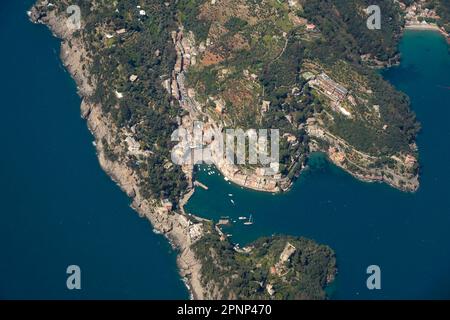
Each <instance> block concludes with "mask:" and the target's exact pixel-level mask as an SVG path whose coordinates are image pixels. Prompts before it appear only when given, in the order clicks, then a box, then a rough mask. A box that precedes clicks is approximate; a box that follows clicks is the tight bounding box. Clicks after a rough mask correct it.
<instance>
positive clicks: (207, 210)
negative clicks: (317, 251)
mask: <svg viewBox="0 0 450 320" xmlns="http://www.w3.org/2000/svg"><path fill="white" fill-rule="evenodd" d="M401 52H402V63H401V65H400V66H399V67H395V68H391V69H390V70H387V71H385V72H384V73H383V74H384V76H385V78H386V79H388V80H389V81H390V82H391V83H393V84H394V85H395V86H396V87H397V88H398V89H400V90H402V91H404V92H406V93H407V94H408V95H409V96H410V98H411V101H412V108H413V109H414V111H415V112H416V113H417V116H418V118H419V120H420V121H421V122H422V126H423V130H422V132H421V134H420V136H419V138H418V145H419V148H420V160H421V165H422V168H421V187H420V189H419V191H418V192H417V193H415V194H407V193H402V192H400V191H397V190H395V189H393V188H391V187H389V186H387V185H383V184H368V183H363V182H360V181H357V180H355V179H353V178H352V177H351V176H350V175H348V174H346V173H345V172H343V171H341V170H340V169H338V168H337V167H335V166H334V165H331V164H330V163H329V162H328V161H326V160H325V159H324V158H323V157H321V156H320V155H319V156H315V157H313V159H312V161H311V163H310V169H309V170H307V171H306V172H304V173H303V174H302V175H301V177H300V179H299V180H298V181H297V182H296V183H295V185H294V187H293V189H292V190H291V191H290V192H289V193H286V194H281V195H270V194H264V193H259V192H254V191H249V190H243V189H242V188H240V187H237V186H235V185H232V184H230V183H227V182H225V181H224V179H223V177H221V176H220V175H217V174H214V175H208V172H207V171H200V172H199V173H198V175H197V176H198V179H199V180H200V181H201V182H203V183H205V184H206V185H207V186H208V187H209V190H208V191H205V190H203V189H201V188H197V191H196V193H195V194H194V196H193V198H192V199H191V200H190V202H189V203H188V206H187V210H188V211H190V212H192V213H195V214H198V215H201V216H205V217H210V218H213V219H218V218H219V217H220V216H230V217H231V218H234V219H236V221H237V222H236V224H234V225H233V226H232V227H231V228H229V229H228V230H227V232H229V233H231V234H232V239H233V241H234V242H237V243H240V244H245V243H248V242H250V241H252V240H255V239H256V238H257V237H259V236H262V235H270V234H273V233H283V234H292V235H301V236H305V237H309V238H312V239H315V240H317V241H319V242H321V243H324V244H328V245H330V246H331V247H332V248H333V249H334V250H335V251H336V254H337V257H338V265H339V275H338V278H337V281H336V283H335V284H334V286H333V288H332V290H331V291H332V296H333V298H335V299H349V298H350V299H377V298H381V299H394V298H397V299H409V298H413V299H417V298H424V299H430V298H450V232H449V230H450V188H449V181H450V169H449V164H450V141H449V138H450V126H449V125H448V122H449V119H450V89H449V87H450V56H449V51H448V46H447V44H446V42H445V40H444V39H443V38H442V37H441V36H440V35H439V34H438V33H434V32H419V31H411V32H410V31H408V32H406V34H405V36H404V37H403V40H402V43H401ZM229 194H232V195H233V196H232V197H230V196H229ZM231 199H233V201H234V204H233V203H232V202H231ZM249 214H252V215H253V217H254V220H255V223H254V225H252V226H250V227H249V226H244V225H243V224H242V223H240V222H239V220H238V217H239V216H248V215H249ZM372 264H376V265H379V266H380V268H381V273H382V276H381V283H382V289H381V290H375V291H369V290H368V289H367V287H366V279H367V275H366V268H367V267H368V266H369V265H372Z"/></svg>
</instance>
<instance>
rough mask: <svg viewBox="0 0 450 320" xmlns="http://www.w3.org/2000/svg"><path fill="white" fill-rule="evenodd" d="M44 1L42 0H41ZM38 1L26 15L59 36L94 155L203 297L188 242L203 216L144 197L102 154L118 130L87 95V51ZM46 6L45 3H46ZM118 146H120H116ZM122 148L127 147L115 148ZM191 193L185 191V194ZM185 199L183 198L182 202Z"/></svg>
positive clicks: (132, 175) (135, 181) (128, 172)
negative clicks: (164, 240)
mask: <svg viewBox="0 0 450 320" xmlns="http://www.w3.org/2000/svg"><path fill="white" fill-rule="evenodd" d="M43 3H44V5H45V1H44V2H43ZM42 5H43V4H42V3H37V4H36V5H35V6H33V7H32V8H31V9H30V11H29V12H28V15H29V18H30V20H31V21H32V22H34V23H40V24H44V25H46V26H47V27H48V28H49V29H50V30H51V31H52V33H53V35H54V36H55V37H57V38H59V39H61V40H62V43H61V52H60V57H61V60H62V62H63V64H64V66H65V67H66V68H67V70H68V71H69V72H70V74H71V75H72V77H73V78H74V79H75V81H76V84H77V87H78V93H79V95H80V97H81V99H82V102H81V116H82V117H83V118H84V119H85V120H86V121H87V124H88V128H89V130H90V131H91V133H92V135H93V136H94V139H95V146H96V151H97V156H98V159H99V163H100V165H101V167H102V169H103V170H104V171H105V172H106V173H107V174H108V175H109V176H110V177H111V179H112V180H113V181H114V182H115V183H116V184H117V185H119V186H120V188H121V189H122V190H123V191H124V192H125V193H126V194H127V195H128V196H129V197H130V198H131V199H132V204H131V207H132V208H133V209H134V210H136V211H137V212H138V213H139V215H140V216H141V217H145V218H147V219H148V220H149V221H150V222H151V224H152V226H153V228H154V231H155V232H157V233H161V234H163V235H164V236H165V237H166V238H167V239H168V240H169V242H170V243H171V245H172V247H173V248H174V249H175V250H177V252H178V256H177V264H178V267H179V271H180V275H181V276H182V278H183V279H184V281H185V283H186V286H187V287H188V289H189V291H190V295H191V298H193V299H205V298H207V292H206V290H205V288H204V287H203V286H202V284H201V281H200V278H201V273H200V270H201V264H200V262H199V261H198V260H197V258H196V256H195V254H194V252H193V251H192V250H191V245H192V243H193V242H195V240H196V239H195V238H196V237H193V236H192V230H193V229H201V224H202V221H203V219H200V218H196V217H195V216H192V215H186V214H184V213H183V212H184V211H183V210H182V213H178V212H175V211H171V212H170V213H169V212H167V210H166V209H165V208H164V207H163V206H161V204H160V203H159V201H158V200H156V199H146V198H144V197H143V196H142V195H141V193H140V192H139V188H138V185H139V178H138V176H137V174H136V172H134V171H133V170H132V169H130V168H129V167H128V166H127V165H126V164H124V163H121V162H120V161H111V160H110V159H109V158H108V157H107V156H106V154H105V145H104V141H112V140H113V139H115V137H116V135H117V134H120V133H119V129H118V128H117V127H116V126H115V125H114V124H113V122H112V121H110V119H108V117H107V116H106V115H105V114H104V113H103V112H102V108H101V106H100V105H98V104H92V103H90V102H89V100H88V97H89V96H90V95H91V94H92V92H93V90H94V85H95V84H92V83H91V82H90V80H89V79H90V77H89V73H88V71H87V70H88V69H87V68H84V67H83V66H84V65H86V64H88V63H89V57H88V55H87V51H86V49H85V48H84V45H83V42H82V40H81V39H80V38H78V37H74V36H73V31H74V30H70V28H68V27H67V24H66V22H67V20H66V19H65V18H63V17H59V16H57V15H56V14H55V13H54V12H53V11H43V10H42V9H41V7H40V6H42ZM45 6H46V5H45ZM119 147H120V146H119ZM116 151H117V152H119V151H125V152H126V150H116ZM191 194H192V193H188V196H189V195H191ZM185 201H187V200H186V199H184V202H185Z"/></svg>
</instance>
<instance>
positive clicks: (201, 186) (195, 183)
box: [194, 180, 208, 190]
mask: <svg viewBox="0 0 450 320" xmlns="http://www.w3.org/2000/svg"><path fill="white" fill-rule="evenodd" d="M194 186H196V187H200V188H203V189H205V190H208V187H207V186H206V185H204V184H203V183H201V182H200V181H197V180H195V181H194Z"/></svg>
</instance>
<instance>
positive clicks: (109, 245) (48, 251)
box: [0, 0, 188, 299]
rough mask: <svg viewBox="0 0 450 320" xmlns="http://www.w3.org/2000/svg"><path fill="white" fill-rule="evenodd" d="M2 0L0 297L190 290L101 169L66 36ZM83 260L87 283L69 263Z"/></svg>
mask: <svg viewBox="0 0 450 320" xmlns="http://www.w3.org/2000/svg"><path fill="white" fill-rule="evenodd" d="M32 3H33V0H26V1H23V0H20V1H19V0H17V1H1V2H0V30H1V31H0V43H1V44H2V45H1V50H0V70H1V72H0V105H1V119H0V121H1V126H0V136H1V141H2V150H1V153H0V181H1V182H0V203H1V207H0V299H31V298H32V299H46V298H58V299H98V298H101V299H131V298H133V299H144V298H145V299H186V298H188V293H187V290H186V288H185V286H184V284H183V282H182V281H181V279H180V277H179V275H178V271H177V267H176V261H175V258H176V257H175V253H174V252H173V251H172V250H171V248H170V246H169V244H168V243H167V241H166V240H165V239H164V238H163V237H162V236H158V235H155V234H154V233H153V232H152V227H151V225H150V224H149V223H148V222H147V221H146V220H145V219H141V218H139V217H138V215H137V214H136V213H135V212H134V211H133V210H132V209H131V208H130V207H129V203H130V200H129V199H128V198H127V196H126V195H125V194H124V193H123V192H122V191H121V190H120V189H119V188H118V187H117V186H116V185H115V183H114V182H113V181H112V180H110V179H109V177H108V176H107V175H106V174H105V173H104V172H103V171H102V170H101V168H100V166H99V164H98V161H97V158H96V154H95V149H94V147H93V145H92V143H91V142H92V140H93V138H92V136H91V134H90V133H89V131H88V130H87V127H86V123H85V121H84V120H82V119H81V118H80V111H79V106H80V98H79V97H78V96H77V94H76V86H75V83H74V81H73V80H72V79H71V77H70V75H69V74H68V73H67V72H66V71H65V69H64V68H63V66H62V64H61V61H60V59H59V46H60V43H59V41H58V40H57V39H55V38H53V37H52V35H51V33H50V31H49V30H48V29H47V28H46V27H45V26H42V25H33V24H32V23H31V22H29V21H28V17H27V15H26V11H27V10H28V9H29V8H30V6H31V5H32ZM72 264H74V265H78V266H80V268H81V290H73V291H69V290H68V289H67V287H66V279H67V277H68V275H67V274H66V268H67V266H69V265H72Z"/></svg>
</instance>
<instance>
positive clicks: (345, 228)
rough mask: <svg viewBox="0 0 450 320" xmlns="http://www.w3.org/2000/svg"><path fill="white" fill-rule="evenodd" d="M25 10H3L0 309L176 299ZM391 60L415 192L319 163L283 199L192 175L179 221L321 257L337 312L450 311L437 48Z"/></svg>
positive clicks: (16, 6) (180, 288) (167, 263)
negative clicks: (372, 287) (303, 243)
mask: <svg viewBox="0 0 450 320" xmlns="http://www.w3.org/2000/svg"><path fill="white" fill-rule="evenodd" d="M32 3H33V0H26V1H24V0H20V1H9V2H6V1H2V2H1V3H0V27H1V32H0V43H2V44H3V45H2V50H1V52H0V55H1V56H0V64H1V74H0V98H1V100H0V101H1V102H0V105H1V111H2V117H1V120H0V121H2V125H1V126H0V132H1V137H2V143H3V148H2V152H1V153H0V155H1V157H0V179H1V183H0V200H1V209H0V298H3V299H13V298H38V299H43V298H62V299H79V298H87V299H92V298H150V299H151V298H153V299H158V298H159V299H164V298H173V299H184V298H187V297H188V294H187V291H186V289H185V287H184V285H183V283H182V282H181V280H180V278H179V275H178V273H177V269H176V264H175V253H174V252H173V251H172V250H171V249H170V247H169V245H168V244H167V241H166V240H165V239H164V238H163V237H161V236H158V235H155V234H153V233H152V232H151V226H150V225H149V223H148V222H147V221H146V220H144V219H140V218H139V217H138V216H137V214H136V213H135V212H134V211H133V210H132V209H130V208H129V199H128V198H127V197H126V196H125V194H124V193H123V192H122V191H121V190H120V189H119V188H118V187H117V186H116V185H115V184H114V183H113V182H112V181H111V180H110V179H109V178H108V177H107V175H106V174H105V173H103V172H102V170H101V168H100V166H99V165H98V162H97V159H96V155H95V149H94V147H93V146H92V145H91V141H92V136H91V135H90V133H89V132H88V130H87V128H86V124H85V121H84V120H82V119H81V118H80V116H79V104H80V99H79V97H78V96H77V95H76V88H75V84H74V82H73V80H72V79H71V78H70V75H69V74H68V73H67V72H66V71H65V70H64V68H63V66H62V65H61V62H60V60H59V57H58V53H59V42H58V40H56V39H54V38H53V37H52V36H51V34H50V32H49V31H48V30H47V28H46V27H44V26H36V25H33V24H31V23H30V22H29V21H28V19H27V16H26V14H25V11H26V10H27V9H28V8H29V7H30V6H31V4H32ZM401 51H402V54H403V59H402V64H401V66H400V67H395V68H392V69H390V70H388V71H386V72H384V75H385V77H386V78H387V79H388V80H389V81H391V83H393V84H394V85H395V86H397V88H399V89H400V90H403V91H404V92H406V93H407V94H408V95H409V96H410V97H411V101H412V107H413V109H414V110H415V112H416V113H417V115H418V118H419V120H420V121H421V122H422V126H423V131H422V133H421V134H420V136H419V139H418V144H419V148H420V161H421V164H422V168H421V188H420V189H419V191H418V192H417V193H415V194H407V193H402V192H400V191H397V190H395V189H393V188H390V187H388V186H386V185H381V184H367V183H362V182H359V181H356V180H355V179H353V178H352V177H350V176H349V175H348V174H346V173H344V172H342V171H341V170H340V169H338V168H336V167H335V166H333V165H331V164H330V163H328V162H327V161H326V160H325V159H323V157H320V156H316V157H314V158H313V160H312V161H311V163H310V169H309V170H308V171H306V172H305V173H304V174H303V175H302V176H301V177H300V179H299V180H298V181H297V182H296V184H295V186H294V188H293V190H292V191H290V192H289V193H287V194H282V195H268V194H263V193H258V192H253V191H249V190H242V189H241V188H239V187H236V186H234V185H231V184H228V183H226V182H225V181H224V180H223V178H222V177H220V176H218V175H211V176H209V175H207V173H206V172H201V173H200V174H199V175H198V177H199V180H200V181H202V182H204V183H206V184H207V185H208V186H209V190H208V191H205V190H202V189H198V190H197V192H196V193H195V195H194V197H193V198H192V199H191V201H190V202H189V204H188V208H187V209H188V210H189V211H191V212H193V213H196V214H199V215H202V216H205V217H211V218H214V219H218V218H219V217H220V216H225V215H228V216H231V217H234V218H236V219H237V217H238V216H241V215H246V216H248V215H249V214H253V217H254V219H255V224H254V225H253V226H251V227H248V226H247V227H244V226H243V225H242V224H239V223H236V225H235V226H234V227H232V228H231V229H230V230H229V232H231V233H232V234H233V236H232V239H233V240H234V241H235V242H239V243H241V244H244V243H247V242H250V241H252V240H255V239H256V238H257V237H259V236H261V235H270V234H272V233H284V234H293V235H302V236H306V237H309V238H312V239H315V240H317V241H319V242H321V243H325V244H328V245H330V246H331V247H332V248H333V249H334V250H335V251H336V254H337V256H338V264H339V276H338V279H337V281H336V283H335V285H334V286H333V290H334V292H333V297H334V298H336V299H345V298H356V299H358V298H361V299H376V298H383V299H390V298H401V299H407V298H450V289H449V288H450V275H449V272H450V232H449V230H450V189H449V184H448V181H450V169H449V164H450V148H449V147H450V142H449V138H450V126H449V125H448V121H449V119H450V110H449V108H450V90H449V87H450V72H449V70H450V57H449V53H448V46H447V44H446V43H445V41H444V40H443V38H442V37H441V36H440V35H439V34H437V33H433V32H407V33H406V34H405V36H404V38H403V41H402V44H401ZM228 194H233V196H232V197H230V196H228ZM230 199H233V201H234V204H233V203H231V201H230ZM71 264H76V265H79V266H80V267H81V271H82V289H81V290H80V291H69V290H67V288H66V278H67V274H66V268H67V266H68V265H71ZM371 264H377V265H379V266H380V267H381V271H382V289H381V290H380V291H369V290H368V289H367V288H366V278H367V275H366V272H365V271H366V268H367V266H368V265H371Z"/></svg>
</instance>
